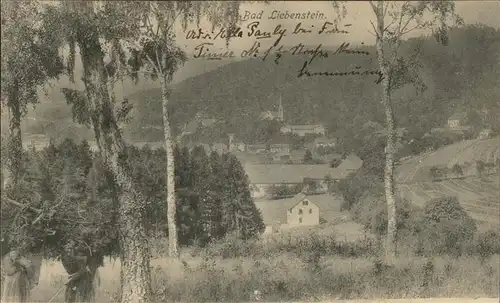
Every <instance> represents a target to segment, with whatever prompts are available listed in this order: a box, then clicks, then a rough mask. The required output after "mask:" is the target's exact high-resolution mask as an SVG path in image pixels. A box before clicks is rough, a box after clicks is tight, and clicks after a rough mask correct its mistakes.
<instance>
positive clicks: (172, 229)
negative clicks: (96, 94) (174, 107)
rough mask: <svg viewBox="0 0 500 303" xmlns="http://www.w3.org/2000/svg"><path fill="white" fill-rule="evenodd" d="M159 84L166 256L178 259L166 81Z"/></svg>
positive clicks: (172, 160) (172, 151)
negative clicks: (163, 143) (163, 142)
mask: <svg viewBox="0 0 500 303" xmlns="http://www.w3.org/2000/svg"><path fill="white" fill-rule="evenodd" d="M160 84H161V99H162V107H163V135H164V136H165V152H166V154H167V167H166V171H165V175H166V182H167V184H166V186H167V221H168V254H169V256H170V257H172V258H178V257H179V248H178V240H177V222H176V212H177V210H176V208H177V202H176V197H175V165H174V145H173V142H172V132H171V129H170V121H169V118H168V91H167V81H166V79H165V78H161V79H160Z"/></svg>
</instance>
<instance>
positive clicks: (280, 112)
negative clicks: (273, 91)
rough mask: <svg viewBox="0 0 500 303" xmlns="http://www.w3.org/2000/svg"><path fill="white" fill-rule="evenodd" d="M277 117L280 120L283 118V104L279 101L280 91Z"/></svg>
mask: <svg viewBox="0 0 500 303" xmlns="http://www.w3.org/2000/svg"><path fill="white" fill-rule="evenodd" d="M278 119H279V120H280V121H283V120H284V117H283V104H282V102H281V93H280V100H279V105H278Z"/></svg>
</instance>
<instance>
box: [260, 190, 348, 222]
mask: <svg viewBox="0 0 500 303" xmlns="http://www.w3.org/2000/svg"><path fill="white" fill-rule="evenodd" d="M304 199H307V200H309V201H310V202H312V203H314V204H316V205H317V206H318V207H319V213H320V217H322V218H324V219H325V220H328V218H331V217H333V216H334V214H335V213H337V212H339V210H340V204H341V203H342V197H341V196H337V195H330V194H321V195H305V194H303V193H300V194H298V195H296V196H294V197H292V198H287V199H279V200H262V201H256V202H255V206H257V208H258V209H259V210H260V211H261V213H262V218H263V221H264V224H265V225H272V224H274V223H281V224H284V223H286V217H287V211H288V210H289V209H291V208H293V207H294V206H295V205H297V204H298V203H300V202H302V201H303V200H304Z"/></svg>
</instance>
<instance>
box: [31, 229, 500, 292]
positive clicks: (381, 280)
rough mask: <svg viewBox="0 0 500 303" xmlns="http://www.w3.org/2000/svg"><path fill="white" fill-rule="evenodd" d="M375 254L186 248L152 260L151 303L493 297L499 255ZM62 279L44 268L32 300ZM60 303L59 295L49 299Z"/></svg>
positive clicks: (257, 244) (259, 243)
mask: <svg viewBox="0 0 500 303" xmlns="http://www.w3.org/2000/svg"><path fill="white" fill-rule="evenodd" d="M162 242H163V243H165V242H164V241H162ZM157 246H161V245H159V244H158V243H157ZM380 251H381V250H380V247H379V245H377V243H376V241H375V240H373V239H371V238H365V239H360V240H356V241H350V242H349V241H344V240H339V239H337V238H336V237H335V236H334V235H331V234H330V235H320V234H318V233H314V232H313V233H308V234H304V235H303V236H299V235H293V234H289V233H283V234H278V235H273V236H271V237H268V238H266V239H265V240H254V241H246V242H244V241H241V240H237V239H236V238H231V237H228V238H226V239H224V240H222V241H220V242H216V243H213V244H211V245H209V246H208V247H206V248H203V249H200V248H198V249H193V248H190V249H185V250H184V251H183V252H182V255H181V260H182V261H181V262H179V261H174V260H171V259H169V258H165V257H161V256H158V257H156V258H155V259H153V260H152V264H151V266H152V287H153V292H154V298H155V302H171V301H175V302H209V301H210V302H220V301H224V302H228V301H229V302H243V301H245V302H248V301H253V300H254V299H255V296H254V293H255V291H258V292H259V293H261V295H262V299H263V300H264V301H267V302H274V301H292V300H294V301H297V300H301V301H317V300H332V299H335V298H339V299H373V298H420V297H498V296H499V289H498V286H499V285H500V274H499V267H500V259H499V255H498V254H494V255H492V256H491V255H490V256H489V257H484V256H479V255H467V256H461V257H451V256H447V255H442V256H434V257H430V258H425V257H418V256H415V255H409V254H407V255H404V254H402V255H401V256H400V258H399V259H397V260H396V262H395V264H394V265H393V266H390V267H389V266H386V265H384V264H382V263H381V262H379V261H378V260H379V258H378V257H377V256H378V255H379V252H380ZM119 273H120V261H119V260H116V261H113V260H106V262H105V266H104V267H102V268H101V269H100V277H101V282H102V283H101V285H100V287H99V289H98V291H97V299H98V302H116V300H117V298H118V297H117V294H118V291H119V283H120V282H119V281H120V280H119V277H120V274H119ZM65 279H66V276H65V273H64V270H63V268H62V266H61V265H60V263H55V262H49V261H46V262H44V264H43V267H42V273H41V276H40V284H39V286H38V287H37V288H36V289H34V292H33V299H34V300H35V301H37V302H46V301H47V300H49V298H50V297H51V296H52V295H53V294H54V293H55V292H56V291H57V290H58V289H59V288H60V287H62V286H63V283H64V282H65ZM62 300H63V294H62V293H61V294H60V295H59V297H58V298H57V299H56V301H62Z"/></svg>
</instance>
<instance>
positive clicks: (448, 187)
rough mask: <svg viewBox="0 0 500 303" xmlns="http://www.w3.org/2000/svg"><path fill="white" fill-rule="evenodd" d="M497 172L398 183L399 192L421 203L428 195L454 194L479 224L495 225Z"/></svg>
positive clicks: (499, 219)
mask: <svg viewBox="0 0 500 303" xmlns="http://www.w3.org/2000/svg"><path fill="white" fill-rule="evenodd" d="M499 181H500V180H499V177H498V176H489V178H484V179H479V178H476V177H468V178H464V179H452V180H445V181H440V182H417V183H413V184H398V185H397V188H398V191H399V194H400V195H401V196H402V197H405V198H407V199H409V200H410V201H412V202H413V203H415V204H416V205H419V206H423V205H425V203H426V202H427V201H428V200H430V199H432V198H437V197H442V196H456V197H458V200H459V201H460V204H461V205H462V206H463V207H464V209H465V210H466V211H468V212H469V214H470V215H471V216H472V218H474V219H476V220H477V221H478V222H479V226H480V227H484V228H491V227H498V225H499V223H500V184H499Z"/></svg>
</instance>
